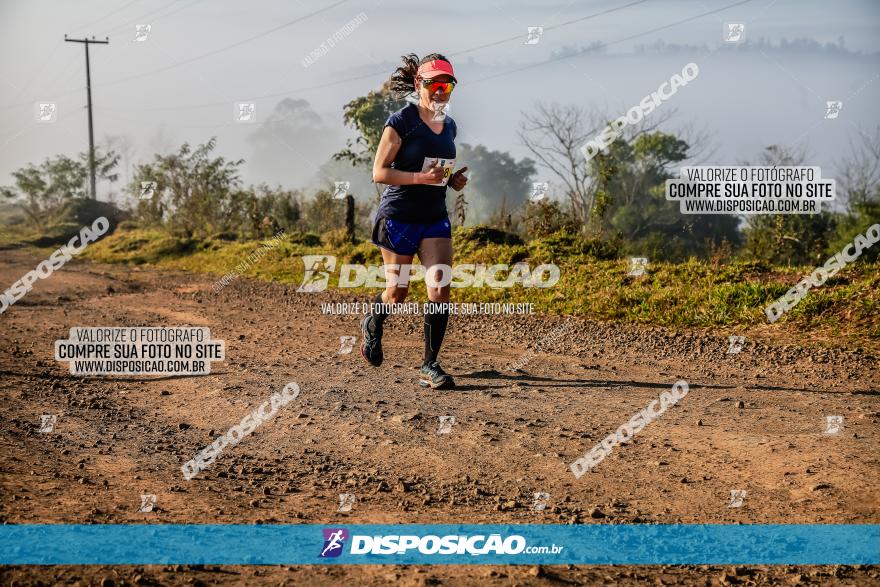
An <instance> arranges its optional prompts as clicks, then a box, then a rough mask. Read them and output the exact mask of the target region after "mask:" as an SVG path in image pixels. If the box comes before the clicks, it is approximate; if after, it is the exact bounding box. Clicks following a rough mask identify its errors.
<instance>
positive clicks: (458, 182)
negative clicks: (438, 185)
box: [449, 166, 468, 192]
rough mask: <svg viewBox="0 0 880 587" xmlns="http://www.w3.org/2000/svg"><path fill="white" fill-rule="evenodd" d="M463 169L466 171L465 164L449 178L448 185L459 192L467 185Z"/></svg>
mask: <svg viewBox="0 0 880 587" xmlns="http://www.w3.org/2000/svg"><path fill="white" fill-rule="evenodd" d="M465 171H467V166H465V167H462V168H461V169H459V170H458V171H456V172H455V173H453V174H452V177H450V178H449V186H450V187H451V188H452V189H454V190H455V191H457V192H460V191H461V190H462V189H463V188H464V186H466V185H467V181H468V178H467V177H466V176H465V174H464V172H465Z"/></svg>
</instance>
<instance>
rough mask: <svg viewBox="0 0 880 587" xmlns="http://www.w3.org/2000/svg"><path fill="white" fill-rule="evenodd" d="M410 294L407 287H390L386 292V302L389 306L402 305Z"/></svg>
mask: <svg viewBox="0 0 880 587" xmlns="http://www.w3.org/2000/svg"><path fill="white" fill-rule="evenodd" d="M408 292H409V288H406V287H389V288H388V289H386V290H385V301H386V302H387V303H389V304H402V303H403V301H404V300H405V299H406V294H407V293H408Z"/></svg>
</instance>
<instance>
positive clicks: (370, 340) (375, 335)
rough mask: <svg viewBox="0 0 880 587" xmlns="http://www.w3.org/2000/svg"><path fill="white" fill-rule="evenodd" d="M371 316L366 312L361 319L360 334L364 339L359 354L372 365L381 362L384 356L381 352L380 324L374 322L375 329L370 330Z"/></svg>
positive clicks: (374, 365) (375, 365) (376, 365)
mask: <svg viewBox="0 0 880 587" xmlns="http://www.w3.org/2000/svg"><path fill="white" fill-rule="evenodd" d="M372 320H373V316H372V315H370V314H367V315H366V316H364V319H363V320H362V321H361V334H362V335H363V339H364V341H363V342H362V343H361V356H362V357H363V358H364V359H366V360H367V362H368V363H369V364H370V365H372V366H373V367H378V366H379V365H381V364H382V360H383V359H384V358H385V357H384V355H383V354H382V325H381V324H376V326H375V330H373V331H371V330H370V322H371V321H372Z"/></svg>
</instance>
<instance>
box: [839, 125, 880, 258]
mask: <svg viewBox="0 0 880 587" xmlns="http://www.w3.org/2000/svg"><path fill="white" fill-rule="evenodd" d="M840 168H841V169H840V172H839V173H838V179H837V197H838V200H839V201H840V203H842V204H843V210H844V213H843V214H841V215H840V217H839V219H838V223H837V227H836V228H837V230H836V234H835V235H834V236H833V237H832V242H831V244H830V250H829V251H828V253H829V254H833V253H836V252H837V251H839V250H840V249H842V248H843V247H844V246H845V245H846V244H847V243H850V242H852V240H853V238H854V237H855V236H856V235H857V234H859V233H864V232H865V230H867V229H868V227H870V226H873V225H874V224H877V223H880V126H878V127H875V128H874V129H873V130H863V131H860V132H859V133H858V136H857V137H856V139H855V140H854V141H851V142H850V149H849V154H848V156H847V159H846V160H845V161H844V162H843V163H842V164H841V165H840ZM862 255H863V256H864V257H865V258H866V259H872V260H876V259H878V258H880V247H877V246H874V247H871V248H870V249H866V250H864V251H862Z"/></svg>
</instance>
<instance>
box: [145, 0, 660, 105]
mask: <svg viewBox="0 0 880 587" xmlns="http://www.w3.org/2000/svg"><path fill="white" fill-rule="evenodd" d="M647 1H648V0H636V1H635V2H631V3H630V4H625V5H623V6H617V7H614V8H610V9H608V10H603V11H601V12H596V13H593V14H589V15H587V16H582V17H579V18H575V19H572V20H568V21H564V22H561V23H558V24H555V25H551V26H548V27H544V30H552V29H557V28H562V27H564V26H569V25H572V24H575V23H578V22H582V21H585V20H590V19H593V18H598V17H599V16H604V15H606V14H610V13H612V12H617V11H619V10H623V9H624V8H629V7H631V6H635V5H637V4H643V3H645V2H647ZM521 39H522V35H517V36H514V37H507V38H505V39H501V40H498V41H493V42H492V43H487V44H484V45H479V46H477V47H471V48H469V49H463V50H461V51H456V52H453V53H449V55H451V56H457V55H463V54H465V53H470V52H472V51H477V50H480V49H485V48H487V47H493V46H496V45H501V44H504V43H509V42H511V41H516V40H521ZM387 73H388V72H387V70H384V69H383V70H381V71H375V72H371V73H367V74H364V75H359V76H355V77H349V78H346V79H342V80H337V81H333V82H327V83H324V84H319V85H315V86H308V87H305V88H297V89H295V90H282V91H280V92H273V93H271V94H262V95H259V96H253V97H252V99H254V100H259V99H264V98H276V97H279V96H286V95H288V94H295V93H300V92H307V91H311V90H320V89H323V88H329V87H332V86H336V85H341V84H347V83H349V82H353V81H360V80H363V79H368V78H372V77H376V76H379V75H383V76H384V75H387ZM145 75H146V74H145ZM224 105H226V102H210V103H207V104H193V105H190V106H180V107H174V106H159V107H154V108H144V109H140V110H141V111H160V110H192V109H197V108H205V107H210V106H224Z"/></svg>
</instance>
